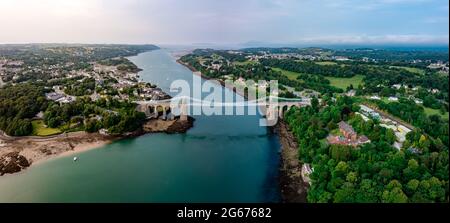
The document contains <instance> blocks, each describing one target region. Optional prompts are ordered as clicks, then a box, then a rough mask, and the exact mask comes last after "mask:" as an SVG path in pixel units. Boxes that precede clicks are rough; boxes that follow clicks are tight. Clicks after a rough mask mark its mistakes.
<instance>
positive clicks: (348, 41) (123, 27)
mask: <svg viewBox="0 0 450 223" xmlns="http://www.w3.org/2000/svg"><path fill="white" fill-rule="evenodd" d="M448 4H449V3H448V1H440V0H372V1H364V2H355V0H340V1H331V0H320V1H314V2H311V1H293V0H260V1H257V0H246V1H243V2H240V1H231V2H226V3H225V2H211V1H205V0H193V1H190V2H189V3H186V2H184V1H183V2H180V1H176V0H170V1H157V0H150V1H145V0H133V1H124V0H113V1H105V0H78V1H64V2H61V1H56V0H42V1H39V2H36V1H32V0H15V1H13V0H4V1H2V2H0V19H1V20H3V21H14V22H10V23H5V24H4V25H3V26H4V27H3V28H4V30H7V32H2V34H0V43H4V44H21V43H80V44H111V43H114V44H126V43H132V44H143V43H151V44H156V45H202V44H204V45H224V46H238V45H258V44H259V45H261V44H262V45H447V46H448V45H449V30H448V26H449V22H448V18H449V10H448V7H449V5H448ZM237 6H238V7H237ZM180 19H182V22H180Z"/></svg>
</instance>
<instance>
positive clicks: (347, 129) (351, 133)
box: [338, 121, 357, 140]
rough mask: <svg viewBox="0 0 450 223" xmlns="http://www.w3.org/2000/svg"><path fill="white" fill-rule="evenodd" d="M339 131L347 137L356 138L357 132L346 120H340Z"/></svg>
mask: <svg viewBox="0 0 450 223" xmlns="http://www.w3.org/2000/svg"><path fill="white" fill-rule="evenodd" d="M338 125H339V131H340V132H341V133H342V135H344V136H345V137H346V138H348V139H351V140H356V136H357V134H356V132H355V130H354V129H353V127H351V126H350V125H349V124H347V123H346V122H344V121H341V122H339V124H338Z"/></svg>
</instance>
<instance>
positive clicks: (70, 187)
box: [0, 50, 280, 202]
mask: <svg viewBox="0 0 450 223" xmlns="http://www.w3.org/2000/svg"><path fill="white" fill-rule="evenodd" d="M130 59H131V60H132V61H133V62H134V63H136V64H137V65H138V66H139V67H141V68H143V69H144V71H142V72H141V73H140V75H141V77H142V78H143V79H144V80H145V81H149V82H151V83H154V84H157V85H158V86H159V87H161V88H162V89H163V90H164V91H166V92H168V91H169V88H170V83H171V82H172V81H173V80H176V79H184V80H187V81H189V82H190V83H192V80H193V79H194V78H199V77H197V76H193V75H192V72H190V71H189V70H188V69H187V68H185V67H184V66H181V65H179V64H178V63H176V62H175V60H174V58H173V57H171V56H170V55H169V54H168V53H167V52H166V51H164V50H156V51H152V52H147V53H143V54H140V55H138V56H135V57H131V58H130ZM223 90H227V89H223V88H221V91H223ZM172 94H174V93H172ZM237 98H238V99H239V100H241V99H242V98H240V97H237ZM195 118H196V121H195V123H194V127H193V128H192V129H190V130H189V131H188V132H187V133H186V134H173V135H167V134H149V135H145V136H141V137H137V138H134V139H126V140H120V141H117V142H114V143H112V144H110V145H107V146H103V147H101V148H99V149H94V150H90V151H86V152H83V153H80V154H77V157H78V161H77V162H73V160H72V157H61V158H56V159H51V160H49V161H46V162H43V163H41V164H37V165H36V166H33V167H32V168H30V169H28V170H25V171H23V172H21V173H18V174H15V175H6V176H3V177H0V202H277V201H279V198H280V195H279V187H278V181H277V174H278V165H279V155H278V150H279V147H280V145H279V141H278V138H277V136H276V135H273V134H271V133H269V132H268V130H267V129H266V128H265V127H260V126H259V125H258V123H259V119H260V117H259V116H248V115H246V116H196V117H195Z"/></svg>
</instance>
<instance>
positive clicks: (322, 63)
mask: <svg viewBox="0 0 450 223" xmlns="http://www.w3.org/2000/svg"><path fill="white" fill-rule="evenodd" d="M316 64H319V65H336V64H337V63H336V62H331V61H320V62H316Z"/></svg>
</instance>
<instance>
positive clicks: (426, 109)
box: [423, 106, 449, 120]
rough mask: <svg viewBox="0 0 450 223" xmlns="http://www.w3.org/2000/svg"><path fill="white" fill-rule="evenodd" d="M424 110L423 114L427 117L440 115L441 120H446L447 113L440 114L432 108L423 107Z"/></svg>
mask: <svg viewBox="0 0 450 223" xmlns="http://www.w3.org/2000/svg"><path fill="white" fill-rule="evenodd" d="M423 108H424V110H425V114H427V115H428V116H430V115H440V116H441V118H443V119H447V120H448V115H449V114H448V112H445V114H441V112H440V111H439V110H438V109H432V108H427V107H425V106H424V107H423Z"/></svg>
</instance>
